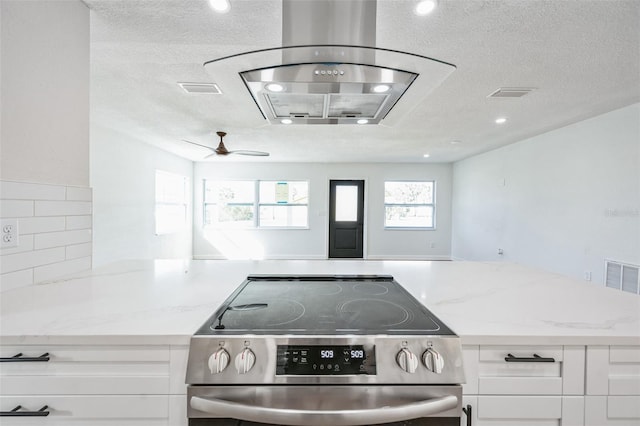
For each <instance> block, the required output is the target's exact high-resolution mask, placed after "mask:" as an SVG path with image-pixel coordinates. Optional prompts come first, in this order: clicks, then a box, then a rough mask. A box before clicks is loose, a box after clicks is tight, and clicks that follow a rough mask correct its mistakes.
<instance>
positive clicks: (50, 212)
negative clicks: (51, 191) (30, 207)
mask: <svg viewBox="0 0 640 426" xmlns="http://www.w3.org/2000/svg"><path fill="white" fill-rule="evenodd" d="M86 214H91V202H90V201H35V215H36V216H74V215H86Z"/></svg>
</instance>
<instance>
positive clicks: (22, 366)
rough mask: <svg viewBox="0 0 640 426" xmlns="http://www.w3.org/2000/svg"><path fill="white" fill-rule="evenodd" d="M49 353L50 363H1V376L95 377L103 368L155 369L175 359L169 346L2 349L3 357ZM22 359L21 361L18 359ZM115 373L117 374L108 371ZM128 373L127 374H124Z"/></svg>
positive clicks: (7, 347)
mask: <svg viewBox="0 0 640 426" xmlns="http://www.w3.org/2000/svg"><path fill="white" fill-rule="evenodd" d="M45 353H46V354H48V358H49V360H48V361H47V362H0V375H3V376H4V375H12V374H18V375H25V374H33V375H43V374H45V375H46V374H52V375H53V374H82V370H83V369H86V370H88V371H89V372H90V373H91V374H95V373H96V372H99V371H100V367H105V368H108V367H111V366H114V365H120V366H121V367H122V369H121V371H126V369H127V366H131V367H130V370H131V371H132V372H135V370H136V369H138V371H139V369H149V368H153V366H158V365H163V364H165V365H166V364H168V363H169V361H170V359H171V351H170V347H169V346H2V347H0V357H2V358H5V359H6V358H14V357H15V355H17V354H22V358H28V357H31V358H37V357H39V356H40V355H42V354H45ZM17 359H20V358H17ZM105 373H108V374H112V373H113V371H105ZM123 374H126V373H123Z"/></svg>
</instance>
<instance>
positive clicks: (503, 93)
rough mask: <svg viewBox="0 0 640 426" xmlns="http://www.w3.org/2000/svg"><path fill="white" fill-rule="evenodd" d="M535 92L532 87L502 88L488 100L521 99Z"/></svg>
mask: <svg viewBox="0 0 640 426" xmlns="http://www.w3.org/2000/svg"><path fill="white" fill-rule="evenodd" d="M534 90H535V89H533V88H531V87H501V88H499V89H498V90H496V91H495V92H493V93H491V94H490V95H489V96H487V98H521V97H523V96H524V95H526V94H528V93H531V92H533V91H534Z"/></svg>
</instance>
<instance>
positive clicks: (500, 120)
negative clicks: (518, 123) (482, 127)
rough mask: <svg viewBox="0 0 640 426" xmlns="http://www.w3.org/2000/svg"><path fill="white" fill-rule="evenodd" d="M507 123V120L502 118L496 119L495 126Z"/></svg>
mask: <svg viewBox="0 0 640 426" xmlns="http://www.w3.org/2000/svg"><path fill="white" fill-rule="evenodd" d="M506 122H507V119H506V118H504V117H500V118H496V124H504V123H506Z"/></svg>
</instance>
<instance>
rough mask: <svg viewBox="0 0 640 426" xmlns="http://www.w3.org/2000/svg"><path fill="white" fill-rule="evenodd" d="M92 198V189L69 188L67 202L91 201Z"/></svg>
mask: <svg viewBox="0 0 640 426" xmlns="http://www.w3.org/2000/svg"><path fill="white" fill-rule="evenodd" d="M91 197H92V195H91V188H79V187H77V186H67V200H69V201H91Z"/></svg>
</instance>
